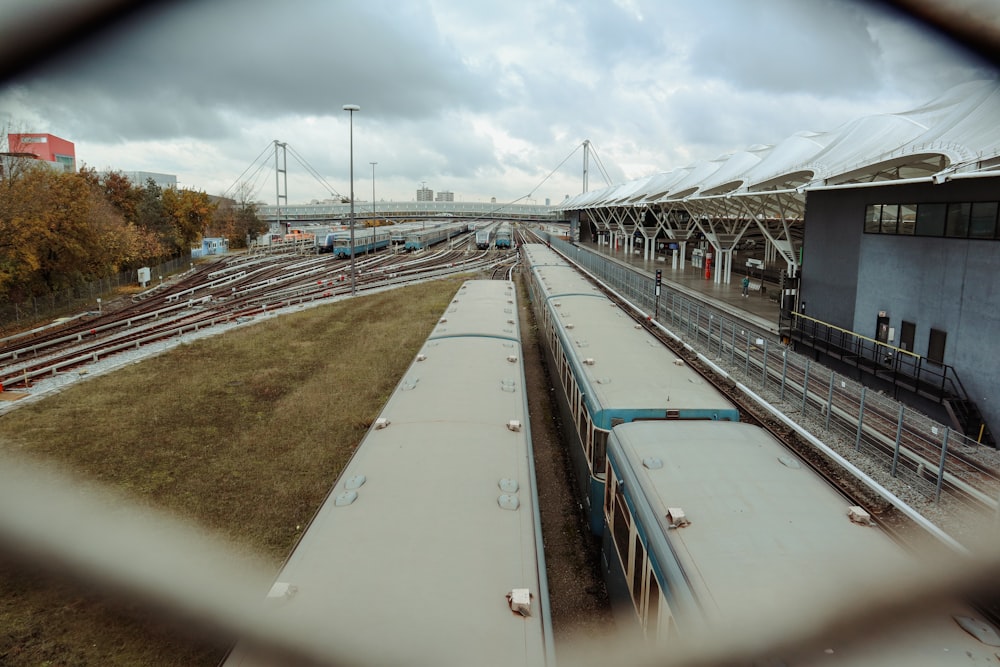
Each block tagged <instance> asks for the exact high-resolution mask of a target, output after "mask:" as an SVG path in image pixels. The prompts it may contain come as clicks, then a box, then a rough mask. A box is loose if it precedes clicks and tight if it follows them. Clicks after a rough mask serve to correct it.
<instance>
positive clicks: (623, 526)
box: [612, 486, 631, 571]
mask: <svg viewBox="0 0 1000 667" xmlns="http://www.w3.org/2000/svg"><path fill="white" fill-rule="evenodd" d="M614 517H615V520H614V524H613V526H612V535H613V536H614V539H615V549H617V550H618V557H619V558H620V559H621V561H622V568H623V569H624V570H626V571H627V569H628V536H629V532H630V531H629V528H630V525H631V522H630V521H629V515H628V506H627V505H626V504H625V494H624V493H623V492H622V487H621V486H618V487H616V488H615V513H614Z"/></svg>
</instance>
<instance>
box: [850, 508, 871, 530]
mask: <svg viewBox="0 0 1000 667" xmlns="http://www.w3.org/2000/svg"><path fill="white" fill-rule="evenodd" d="M847 518H849V519H850V520H851V523H856V524H858V525H859V526H870V525H872V515H871V514H869V513H868V512H866V511H865V510H864V508H862V507H859V506H857V505H852V506H851V507H848V508H847Z"/></svg>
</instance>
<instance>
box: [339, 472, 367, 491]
mask: <svg viewBox="0 0 1000 667" xmlns="http://www.w3.org/2000/svg"><path fill="white" fill-rule="evenodd" d="M367 481H368V478H367V477H365V476H364V475H352V476H351V477H348V478H347V480H346V481H345V482H344V488H345V489H360V488H361V487H362V486H364V485H365V482H367Z"/></svg>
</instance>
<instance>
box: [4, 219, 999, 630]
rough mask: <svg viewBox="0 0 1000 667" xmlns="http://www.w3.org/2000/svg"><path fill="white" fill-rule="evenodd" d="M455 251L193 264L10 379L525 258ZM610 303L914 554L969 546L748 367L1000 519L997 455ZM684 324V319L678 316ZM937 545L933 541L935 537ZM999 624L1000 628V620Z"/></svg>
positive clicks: (726, 343)
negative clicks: (974, 450)
mask: <svg viewBox="0 0 1000 667" xmlns="http://www.w3.org/2000/svg"><path fill="white" fill-rule="evenodd" d="M447 245H448V247H447V248H445V249H443V250H427V251H422V252H420V253H414V254H407V253H401V252H391V251H388V250H383V251H379V252H374V253H371V254H370V255H361V256H357V257H355V260H356V261H355V266H354V269H355V272H356V273H355V275H354V276H353V279H352V272H351V266H350V262H349V261H348V260H344V259H341V258H337V257H335V256H333V255H332V254H331V255H326V256H324V255H313V254H301V253H296V252H288V253H272V254H268V255H264V254H259V255H253V256H250V255H247V256H234V257H230V258H224V259H222V260H220V261H216V262H211V263H206V264H203V265H199V266H198V267H197V268H194V267H192V270H191V271H189V272H187V273H186V274H184V275H182V276H180V277H178V278H177V279H175V280H171V281H168V282H166V283H162V284H160V285H157V286H156V287H154V288H152V289H150V290H148V291H146V292H143V293H142V294H140V295H137V296H136V297H135V298H133V299H132V300H131V301H129V302H119V303H115V304H113V305H109V306H107V307H106V308H105V309H104V310H103V312H98V313H87V314H85V315H83V316H80V317H77V318H74V319H71V320H67V321H65V322H61V323H59V324H58V325H56V326H51V327H46V328H43V329H37V330H34V331H32V332H27V333H25V334H23V335H20V336H16V337H11V338H8V339H5V340H4V341H0V346H2V347H0V382H2V383H3V386H4V388H5V389H6V390H9V391H13V392H15V393H16V392H19V391H23V392H25V393H30V392H31V391H33V390H36V389H38V388H39V387H40V386H42V385H43V384H44V382H45V381H46V379H49V378H53V377H58V376H67V375H76V374H80V373H85V372H86V369H87V368H88V367H90V366H92V365H93V364H95V363H96V362H98V361H100V360H102V359H111V358H113V357H114V356H116V355H123V354H125V353H126V352H128V351H130V350H135V349H142V348H144V347H149V346H152V345H156V344H162V343H163V342H164V341H170V340H174V341H176V340H180V339H183V338H184V337H186V336H189V335H190V334H192V333H204V332H212V331H223V330H225V328H226V327H230V326H238V325H240V324H242V323H245V322H249V321H252V320H254V319H258V318H261V317H265V316H269V315H271V314H274V313H277V312H281V311H285V310H288V309H296V308H302V307H307V306H309V305H312V304H319V303H324V302H329V301H330V300H334V299H337V298H340V297H344V296H347V295H350V294H351V293H352V291H355V290H357V291H358V292H359V293H364V292H373V291H378V290H380V289H383V288H386V287H388V286H393V285H400V284H405V283H407V282H413V281H421V280H428V279H433V278H435V277H440V276H446V275H453V274H457V273H465V272H469V271H475V272H478V273H480V275H488V276H492V277H493V278H494V279H499V278H503V277H505V276H507V275H509V271H510V267H511V265H512V264H513V263H514V262H515V261H516V259H517V254H515V253H514V252H513V249H512V250H511V252H504V251H503V250H499V249H491V250H489V251H477V249H476V248H475V245H474V244H473V243H472V242H471V237H462V238H458V239H451V240H449V243H448V244H447ZM518 245H520V244H518ZM608 294H609V296H610V297H611V298H613V299H615V303H616V306H615V307H616V308H617V309H619V310H620V311H621V312H623V313H628V314H629V315H630V316H631V317H633V318H634V319H635V321H636V326H641V327H643V328H644V329H645V330H646V331H647V332H649V333H650V334H651V335H653V336H654V337H655V338H656V339H657V340H658V341H659V342H660V343H661V344H662V345H664V346H666V347H667V348H668V349H669V350H670V351H671V353H672V354H673V355H675V356H676V357H677V359H678V360H680V361H682V362H683V364H684V365H686V366H687V367H690V368H692V369H695V370H697V371H698V372H699V373H700V374H701V377H703V378H704V379H705V381H706V382H708V383H710V384H712V385H713V386H714V387H716V388H717V389H718V390H719V391H721V392H722V393H723V394H724V395H725V396H726V397H727V399H728V400H729V401H731V402H732V403H733V404H735V405H737V406H738V409H739V419H740V421H743V422H747V423H750V424H753V425H754V426H759V427H761V428H763V429H765V430H767V431H768V432H769V433H771V434H772V435H773V436H774V437H775V438H776V439H777V440H779V441H781V442H782V443H784V444H785V445H786V446H787V447H789V449H790V450H791V451H793V452H795V453H796V454H797V456H799V457H801V458H802V459H804V460H806V461H808V462H809V464H810V465H811V466H812V467H813V468H814V469H815V470H817V471H818V472H820V473H821V474H822V475H823V476H824V477H825V478H826V479H827V480H828V481H829V482H830V483H831V484H832V485H833V486H835V487H837V488H838V489H839V492H840V493H842V494H843V496H844V498H845V503H846V504H851V505H857V506H860V507H863V508H864V509H865V510H866V511H867V513H868V514H869V515H870V516H871V517H872V518H873V519H874V521H875V522H877V524H878V525H879V526H880V527H881V528H882V529H884V530H885V531H886V532H889V533H892V534H893V536H894V537H895V538H896V539H898V540H900V541H902V542H904V543H905V544H907V545H909V546H910V547H911V548H924V547H926V546H928V545H931V544H936V545H941V544H945V545H947V546H950V547H951V548H956V547H957V546H958V545H957V544H956V543H955V542H954V541H951V540H948V539H945V540H944V541H940V540H939V539H938V538H939V537H940V536H939V535H938V534H937V533H935V532H933V530H931V531H927V530H925V531H914V530H913V528H914V526H915V525H916V524H917V523H918V522H920V523H923V522H926V518H925V517H924V516H923V515H924V514H926V513H927V509H928V508H927V507H919V508H917V509H913V508H907V507H905V504H904V503H902V502H901V501H900V500H899V498H898V497H896V496H894V495H893V494H892V493H889V492H886V491H885V489H884V488H883V487H881V486H880V485H879V484H875V483H873V481H872V479H871V478H870V477H868V475H866V474H865V473H863V472H860V471H858V470H856V469H855V468H854V467H853V466H852V465H849V464H848V465H845V462H844V460H843V459H841V458H840V457H839V456H837V455H836V454H832V455H831V453H830V452H825V451H822V450H821V449H820V448H818V447H817V446H816V442H815V438H811V437H810V435H809V433H808V432H806V431H805V430H803V429H802V428H796V427H795V425H794V424H792V423H791V422H790V421H789V420H787V419H785V418H783V417H782V416H780V415H778V414H776V412H774V411H772V410H769V409H767V408H766V407H765V406H764V405H763V402H762V401H761V400H760V398H759V397H758V396H757V394H756V393H755V392H754V391H753V390H752V389H751V385H752V382H751V381H749V380H746V379H744V380H743V381H741V380H740V379H738V378H737V374H736V373H733V372H732V368H743V369H744V373H743V375H744V376H745V378H747V377H762V378H764V380H763V382H762V384H763V385H768V386H771V388H772V389H773V388H774V387H779V388H780V391H781V392H782V394H783V392H784V390H785V388H786V386H787V387H789V388H791V387H796V388H798V390H799V391H800V392H801V394H802V395H803V396H804V398H803V399H802V400H803V402H804V403H806V402H807V403H808V405H809V407H810V408H811V410H812V412H814V413H816V414H818V415H820V421H821V422H822V421H823V420H825V421H826V423H827V424H829V423H830V421H831V420H836V419H839V420H842V421H843V422H844V423H845V424H848V425H849V426H847V427H845V428H846V430H847V431H850V428H851V426H853V428H854V429H855V430H856V440H857V441H858V442H861V441H862V439H863V440H864V442H865V447H866V449H867V448H868V447H878V448H880V449H881V452H882V455H883V456H885V457H889V458H892V459H893V462H894V472H895V466H898V467H899V469H901V470H902V469H905V470H906V471H907V472H908V473H909V474H907V475H902V476H901V480H900V482H901V483H911V482H912V483H916V484H920V485H923V486H924V487H927V486H928V485H930V486H931V487H934V486H937V487H938V489H940V488H942V487H944V488H947V489H949V495H948V498H949V499H950V500H951V502H950V503H947V504H945V505H944V506H943V507H942V506H940V505H937V504H935V507H934V509H935V510H940V511H942V512H953V513H963V514H965V513H974V514H975V515H977V516H982V515H984V514H986V515H987V516H989V515H990V512H995V511H996V505H995V503H996V501H997V498H998V495H1000V492H998V488H997V486H996V482H997V479H998V473H997V468H996V467H993V465H992V463H991V457H990V456H985V457H984V456H976V455H969V453H968V452H963V451H960V450H957V449H956V450H948V449H947V448H945V449H944V450H942V449H941V448H935V446H934V444H933V443H924V442H921V439H920V438H914V437H912V436H911V435H910V434H907V433H903V432H901V429H899V428H898V426H897V424H898V421H897V420H896V419H895V415H893V414H891V413H890V412H889V411H886V410H884V409H883V410H881V411H879V410H876V409H874V408H873V407H872V406H871V405H870V404H869V405H867V406H866V405H865V403H864V399H863V397H862V399H861V401H860V402H853V403H852V398H851V396H850V394H847V393H844V394H843V395H841V393H840V392H834V391H833V389H832V382H833V381H832V380H831V381H830V387H831V389H830V390H829V391H828V392H827V391H826V386H825V385H823V384H821V383H817V382H816V378H815V376H814V377H812V378H810V377H809V373H808V371H807V372H805V373H800V372H798V371H796V369H794V368H791V369H790V368H789V367H788V365H787V364H786V363H784V359H783V356H782V355H780V354H777V353H772V354H771V355H770V356H769V355H768V354H767V351H766V347H765V348H764V350H763V354H761V353H760V352H761V350H760V349H759V346H751V345H750V344H749V343H748V344H747V346H745V347H743V346H741V345H740V344H739V343H740V341H738V340H736V337H735V334H734V335H733V337H732V339H731V340H730V339H728V338H727V337H725V336H723V333H722V331H721V330H718V334H717V336H716V337H715V338H713V335H714V334H713V326H715V327H717V326H718V325H717V324H713V321H712V319H711V318H710V317H708V315H707V314H706V315H705V317H704V320H702V318H701V316H700V313H699V317H696V318H695V319H694V320H693V321H692V322H689V323H687V324H685V325H684V327H681V328H682V329H683V328H687V329H688V330H693V331H695V332H696V333H695V337H696V338H705V339H706V340H707V341H708V344H709V347H710V348H711V347H712V346H713V345H714V346H715V347H714V351H713V353H712V354H709V355H705V354H701V353H699V352H698V351H697V350H695V349H694V348H693V347H692V346H691V345H690V344H689V343H687V342H685V341H684V340H682V339H680V338H678V337H677V335H675V334H674V333H673V332H672V331H669V330H667V329H666V328H665V327H664V326H662V325H659V324H657V323H656V322H654V321H653V318H651V317H650V316H649V314H648V313H647V312H645V311H643V310H642V309H641V308H636V307H635V306H634V305H633V304H632V303H631V302H629V301H627V300H624V299H621V298H619V297H617V296H616V295H615V294H614V293H613V292H609V293H608ZM689 314H690V313H689ZM672 316H673V313H670V314H668V317H672ZM772 352H773V350H772ZM727 359H728V361H729V364H728V366H729V367H730V372H727V371H726V370H724V369H723V368H721V367H722V366H724V365H725V364H723V363H721V362H723V361H725V360H727ZM552 372H553V382H556V381H557V380H556V378H555V376H556V373H555V371H552ZM804 408H805V406H803V412H805V410H804ZM858 414H862V415H863V418H862V419H855V420H854V422H856V423H853V424H852V422H851V416H852V415H858ZM828 428H829V427H828ZM869 443H870V444H869ZM980 454H982V453H981V452H980ZM946 457H947V464H946V462H945V458H946ZM893 477H894V478H895V477H896V476H895V475H893ZM949 516H950V515H949ZM936 518H937V520H938V521H939V522H943V523H945V524H946V525H949V526H953V525H955V524H954V523H953V522H952V519H951V518H945V519H944V520H943V521H942V520H941V519H940V518H939V517H936ZM956 521H957V519H956ZM928 523H929V522H928ZM924 527H925V528H926V527H927V525H925V526H924ZM914 535H917V536H918V537H916V538H914ZM928 536H930V537H931V539H930V540H928V539H926V538H927V537H928ZM945 537H947V536H945ZM958 548H959V549H960V548H961V547H958ZM993 620H994V622H995V620H996V619H995V617H994V618H993Z"/></svg>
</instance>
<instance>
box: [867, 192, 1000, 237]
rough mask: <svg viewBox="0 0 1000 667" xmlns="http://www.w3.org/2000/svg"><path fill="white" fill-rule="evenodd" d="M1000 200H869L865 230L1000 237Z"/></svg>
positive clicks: (950, 235) (906, 233)
mask: <svg viewBox="0 0 1000 667" xmlns="http://www.w3.org/2000/svg"><path fill="white" fill-rule="evenodd" d="M998 215H1000V202H995V201H985V202H950V203H940V202H937V203H929V204H868V205H867V206H866V207H865V223H864V229H865V234H891V235H897V236H936V237H942V236H943V237H947V238H953V239H966V238H968V239H1000V219H998Z"/></svg>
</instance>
